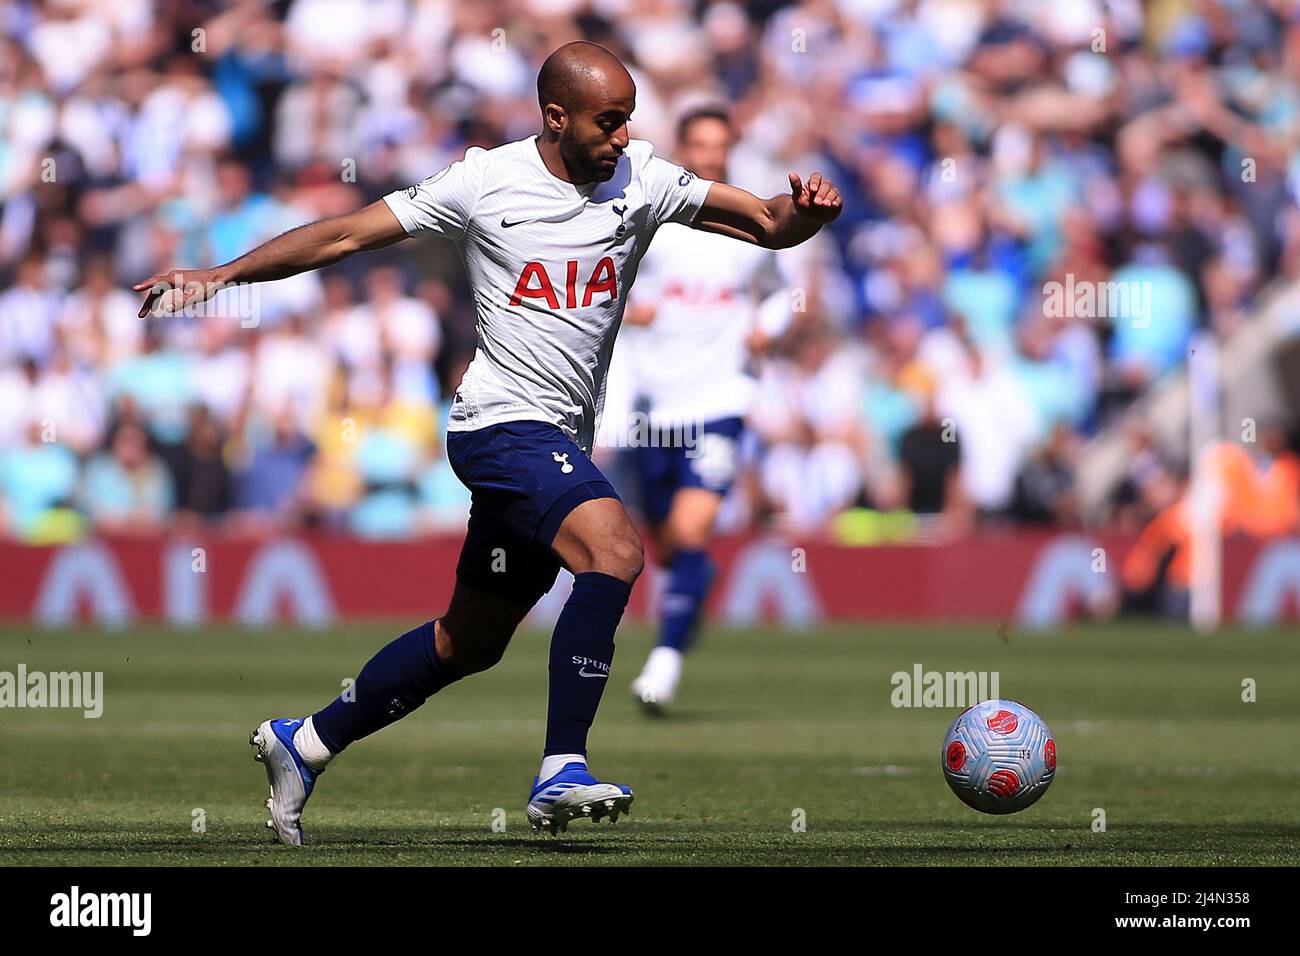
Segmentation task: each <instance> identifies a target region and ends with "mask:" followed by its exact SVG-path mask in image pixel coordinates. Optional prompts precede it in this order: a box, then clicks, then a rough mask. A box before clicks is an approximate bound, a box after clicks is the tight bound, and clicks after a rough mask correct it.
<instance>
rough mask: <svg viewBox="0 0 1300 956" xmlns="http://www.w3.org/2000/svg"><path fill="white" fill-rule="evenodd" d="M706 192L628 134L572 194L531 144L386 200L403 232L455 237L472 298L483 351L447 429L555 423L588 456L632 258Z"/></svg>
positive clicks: (469, 155) (473, 158) (480, 157)
mask: <svg viewBox="0 0 1300 956" xmlns="http://www.w3.org/2000/svg"><path fill="white" fill-rule="evenodd" d="M710 185H712V184H711V183H709V182H708V181H706V180H701V179H697V178H696V177H695V176H694V175H693V174H691V173H689V172H687V171H686V170H684V169H682V168H681V167H680V166H676V165H674V164H672V163H670V162H668V161H666V160H664V159H661V158H659V157H657V156H654V155H653V147H652V146H651V145H650V144H649V143H647V142H645V141H644V140H636V139H634V140H631V141H630V142H629V143H628V146H627V149H626V150H624V152H623V156H622V157H621V158H620V160H619V163H618V166H617V168H616V170H615V173H614V176H613V178H612V179H610V180H609V181H608V182H603V183H588V184H586V185H582V186H576V185H574V184H573V183H569V182H565V181H564V180H562V179H557V178H556V177H555V176H554V175H552V173H551V172H550V170H548V169H547V168H546V165H545V163H543V162H542V156H541V153H539V152H538V150H537V137H536V136H530V137H529V138H527V139H524V140H519V141H518V142H514V143H507V144H506V145H504V146H498V147H497V148H495V149H490V150H484V149H480V148H477V147H475V148H472V149H470V150H468V151H466V153H465V158H464V159H463V160H461V161H460V162H456V163H452V164H451V165H450V166H448V167H447V168H445V169H443V170H440V171H439V172H437V173H435V174H434V175H432V176H430V177H429V178H428V179H426V180H425V181H424V182H422V183H420V184H418V185H416V186H412V187H410V188H409V189H403V190H398V191H397V192H394V193H392V194H390V195H388V196H385V197H384V201H385V202H386V203H387V204H388V207H389V208H390V209H391V210H392V211H393V213H394V214H395V215H396V216H397V218H398V220H399V221H400V222H401V223H402V227H403V228H404V229H405V230H406V231H407V232H408V233H420V232H432V233H435V234H437V235H441V236H445V237H446V238H448V239H451V240H453V241H454V242H455V243H456V245H457V247H458V248H459V249H460V252H461V258H462V260H463V261H464V264H465V272H466V275H467V277H468V279H469V286H470V290H471V291H472V293H473V296H474V310H475V316H476V320H477V324H478V348H477V349H476V351H475V355H474V361H473V362H471V363H470V366H469V368H468V370H466V372H465V377H464V379H462V381H461V383H460V387H459V388H458V389H457V390H456V397H455V399H454V400H453V402H452V406H451V415H450V419H449V421H448V426H447V427H448V429H449V430H451V431H472V430H474V429H478V428H484V427H486V426H488V425H494V424H497V423H499V422H506V421H519V420H526V421H544V422H551V423H552V424H554V425H557V426H559V427H560V428H561V429H562V430H563V431H564V432H565V433H566V434H567V435H569V437H570V438H572V439H573V440H574V441H575V442H576V443H577V444H578V446H579V447H580V448H582V449H583V451H585V452H587V453H588V454H590V452H591V446H592V440H593V435H594V433H595V430H596V425H597V420H598V418H599V415H600V410H601V406H602V404H603V400H604V392H605V377H606V374H607V372H608V368H609V359H610V353H611V351H612V350H613V346H614V338H615V336H616V335H617V334H618V327H619V323H620V322H621V321H622V318H623V308H624V306H625V305H626V303H627V290H628V287H629V286H631V284H632V281H633V280H634V279H635V278H636V274H637V267H638V265H639V264H640V262H641V257H642V256H643V255H645V252H646V249H648V248H649V246H650V240H651V238H653V236H654V234H655V230H656V229H658V228H659V226H661V225H663V224H665V223H670V222H671V223H684V224H685V223H690V222H691V221H692V220H694V218H695V214H696V213H697V212H698V211H699V210H700V207H701V206H703V205H704V199H705V196H706V195H707V194H708V191H709V186H710Z"/></svg>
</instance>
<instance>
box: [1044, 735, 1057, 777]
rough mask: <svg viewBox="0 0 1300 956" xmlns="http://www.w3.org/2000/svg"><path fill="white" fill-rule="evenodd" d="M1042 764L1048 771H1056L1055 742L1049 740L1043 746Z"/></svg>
mask: <svg viewBox="0 0 1300 956" xmlns="http://www.w3.org/2000/svg"><path fill="white" fill-rule="evenodd" d="M1043 762H1044V763H1046V764H1047V769H1048V770H1055V769H1056V741H1055V740H1052V739H1051V738H1048V741H1047V743H1045V744H1044V745H1043Z"/></svg>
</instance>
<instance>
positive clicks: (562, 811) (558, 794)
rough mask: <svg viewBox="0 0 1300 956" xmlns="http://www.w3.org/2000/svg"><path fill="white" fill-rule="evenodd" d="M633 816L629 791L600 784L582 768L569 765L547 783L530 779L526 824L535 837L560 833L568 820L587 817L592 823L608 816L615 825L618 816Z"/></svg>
mask: <svg viewBox="0 0 1300 956" xmlns="http://www.w3.org/2000/svg"><path fill="white" fill-rule="evenodd" d="M631 812H632V790H631V788H630V787H625V786H623V785H622V784H617V783H601V782H600V781H599V780H597V779H596V778H595V777H593V776H592V775H591V774H590V773H589V772H588V771H587V767H586V765H585V764H580V763H568V764H565V765H564V768H563V769H562V770H561V771H560V772H559V773H557V774H556V775H555V776H553V777H551V779H549V780H547V781H546V782H544V783H543V782H541V781H539V780H538V779H537V778H536V777H534V778H533V789H532V792H531V793H530V794H529V795H528V823H529V824H530V825H531V826H532V828H533V832H534V833H541V832H542V831H543V830H545V831H549V832H550V834H551V836H555V835H556V834H557V833H562V832H564V831H565V830H567V829H568V827H569V821H570V820H576V819H579V818H580V817H586V818H587V819H589V820H591V821H592V822H593V823H594V822H596V821H597V820H599V819H600V818H601V817H605V816H608V817H609V822H610V823H617V822H618V817H619V814H621V813H627V814H630V813H631Z"/></svg>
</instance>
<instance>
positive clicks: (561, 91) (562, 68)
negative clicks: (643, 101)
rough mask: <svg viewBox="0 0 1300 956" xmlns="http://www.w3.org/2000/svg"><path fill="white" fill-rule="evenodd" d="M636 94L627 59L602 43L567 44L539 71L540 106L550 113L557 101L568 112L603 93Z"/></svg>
mask: <svg viewBox="0 0 1300 956" xmlns="http://www.w3.org/2000/svg"><path fill="white" fill-rule="evenodd" d="M628 91H631V94H632V95H635V91H636V85H635V84H634V83H633V82H632V74H630V73H628V71H627V67H625V66H624V65H623V62H622V61H621V60H620V59H619V58H618V57H616V56H615V55H614V54H613V53H610V52H609V51H608V50H606V49H605V48H604V47H603V46H601V45H600V44H598V43H590V42H588V41H586V40H577V41H575V42H573V43H566V44H564V46H562V47H560V48H559V49H558V50H556V51H555V52H554V53H552V54H551V55H550V56H548V57H547V58H546V62H545V63H543V64H542V68H541V70H540V71H539V72H538V74H537V105H538V106H540V107H541V109H542V112H543V113H545V112H546V107H547V104H550V103H554V104H556V105H558V106H562V107H564V109H565V110H566V111H568V112H573V111H574V110H576V109H581V108H582V107H583V106H584V105H586V104H587V101H588V100H590V99H591V97H592V96H593V95H596V94H599V93H600V92H610V93H626V92H628Z"/></svg>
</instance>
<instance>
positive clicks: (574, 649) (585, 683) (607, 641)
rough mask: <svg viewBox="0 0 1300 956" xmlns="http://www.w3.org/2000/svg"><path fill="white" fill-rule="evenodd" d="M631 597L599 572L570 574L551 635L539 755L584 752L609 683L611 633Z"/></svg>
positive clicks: (619, 583)
mask: <svg viewBox="0 0 1300 956" xmlns="http://www.w3.org/2000/svg"><path fill="white" fill-rule="evenodd" d="M631 593H632V585H630V584H628V583H627V582H626V581H620V580H619V579H618V578H616V577H613V576H612V575H609V574H602V573H601V572H600V571H584V572H583V573H581V574H577V575H574V578H573V593H572V594H570V595H569V599H568V600H567V601H566V602H565V603H564V609H563V610H562V611H560V617H559V619H558V620H557V621H556V622H555V633H554V634H552V635H551V664H550V696H549V699H548V701H547V706H546V748H545V750H543V754H545V755H550V754H584V755H585V754H586V753H587V732H588V731H589V730H590V729H591V722H592V721H593V720H594V719H595V717H596V709H597V708H598V707H599V706H600V695H601V694H602V693H604V691H605V685H606V684H608V683H609V667H610V664H611V662H612V661H613V659H614V631H615V629H617V627H618V622H619V621H620V620H621V619H622V617H623V610H624V608H626V607H627V599H628V596H629V595H630V594H631Z"/></svg>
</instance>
